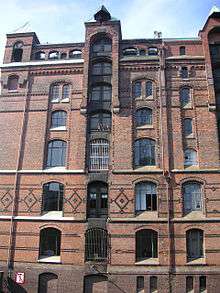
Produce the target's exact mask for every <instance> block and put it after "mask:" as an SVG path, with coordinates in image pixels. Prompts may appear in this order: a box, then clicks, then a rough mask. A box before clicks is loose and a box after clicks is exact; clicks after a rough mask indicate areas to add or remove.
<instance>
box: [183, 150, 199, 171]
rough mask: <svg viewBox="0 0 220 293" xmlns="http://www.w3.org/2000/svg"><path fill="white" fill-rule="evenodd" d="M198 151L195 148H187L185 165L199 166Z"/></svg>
mask: <svg viewBox="0 0 220 293" xmlns="http://www.w3.org/2000/svg"><path fill="white" fill-rule="evenodd" d="M197 165H198V161H197V151H195V150H193V149H186V150H185V152H184V166H186V167H187V166H197Z"/></svg>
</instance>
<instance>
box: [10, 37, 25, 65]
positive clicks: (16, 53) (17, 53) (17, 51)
mask: <svg viewBox="0 0 220 293" xmlns="http://www.w3.org/2000/svg"><path fill="white" fill-rule="evenodd" d="M22 47H23V43H22V42H17V43H15V44H14V47H13V51H12V62H21V61H22V55H23V49H22Z"/></svg>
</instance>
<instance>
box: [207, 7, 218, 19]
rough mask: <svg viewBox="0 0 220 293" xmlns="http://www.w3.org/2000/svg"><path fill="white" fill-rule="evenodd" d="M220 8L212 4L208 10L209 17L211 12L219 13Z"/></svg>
mask: <svg viewBox="0 0 220 293" xmlns="http://www.w3.org/2000/svg"><path fill="white" fill-rule="evenodd" d="M219 12H220V8H218V7H217V6H216V5H214V6H212V8H211V10H210V12H209V17H210V16H212V14H213V13H219Z"/></svg>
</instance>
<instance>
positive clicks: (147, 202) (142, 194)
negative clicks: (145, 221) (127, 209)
mask: <svg viewBox="0 0 220 293" xmlns="http://www.w3.org/2000/svg"><path fill="white" fill-rule="evenodd" d="M135 197H136V211H137V212H139V211H156V210H157V191H156V184H155V183H152V182H140V183H137V184H136V186H135Z"/></svg>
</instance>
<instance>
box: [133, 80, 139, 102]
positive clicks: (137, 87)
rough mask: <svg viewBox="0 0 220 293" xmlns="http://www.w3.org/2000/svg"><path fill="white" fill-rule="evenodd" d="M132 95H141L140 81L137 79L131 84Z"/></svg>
mask: <svg viewBox="0 0 220 293" xmlns="http://www.w3.org/2000/svg"><path fill="white" fill-rule="evenodd" d="M133 95H134V97H135V98H137V97H140V96H141V82H139V81H137V82H135V84H134V86H133Z"/></svg>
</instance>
